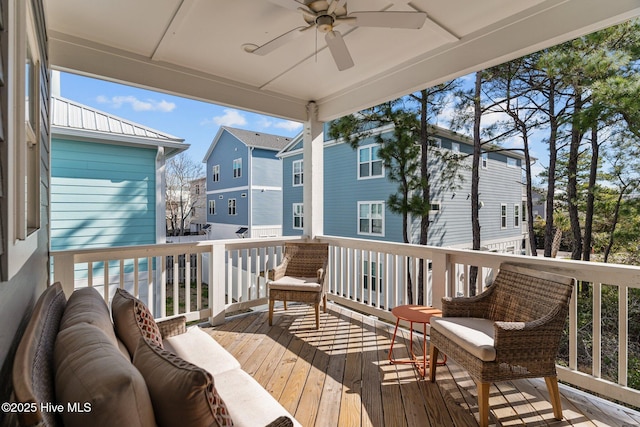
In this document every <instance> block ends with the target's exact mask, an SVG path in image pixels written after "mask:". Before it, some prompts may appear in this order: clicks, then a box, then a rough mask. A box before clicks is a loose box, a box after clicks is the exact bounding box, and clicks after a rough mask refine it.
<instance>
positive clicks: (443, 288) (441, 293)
mask: <svg viewBox="0 0 640 427" xmlns="http://www.w3.org/2000/svg"><path fill="white" fill-rule="evenodd" d="M449 266H450V263H449V256H448V255H447V254H446V253H444V252H436V253H434V254H433V259H432V268H433V270H432V272H433V276H432V279H431V280H432V283H431V292H432V296H431V303H432V304H433V306H434V307H437V308H442V298H443V297H445V296H447V279H448V278H449V279H450V278H451V275H450V274H449V271H448V270H449ZM453 267H454V266H451V268H453Z"/></svg>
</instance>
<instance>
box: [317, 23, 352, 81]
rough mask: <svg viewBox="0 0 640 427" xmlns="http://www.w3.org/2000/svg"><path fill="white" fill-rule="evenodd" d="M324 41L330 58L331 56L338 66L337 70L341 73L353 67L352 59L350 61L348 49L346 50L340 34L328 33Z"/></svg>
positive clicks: (335, 32)
mask: <svg viewBox="0 0 640 427" xmlns="http://www.w3.org/2000/svg"><path fill="white" fill-rule="evenodd" d="M324 39H325V41H326V42H327V46H329V50H330V51H331V56H333V60H334V61H335V63H336V65H337V66H338V70H340V71H343V70H346V69H347V68H351V67H353V59H351V54H350V53H349V49H347V45H346V43H345V42H344V39H343V38H342V34H340V33H339V32H337V31H329V32H328V33H327V34H326V35H325V36H324Z"/></svg>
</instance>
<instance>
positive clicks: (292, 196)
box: [282, 150, 326, 236]
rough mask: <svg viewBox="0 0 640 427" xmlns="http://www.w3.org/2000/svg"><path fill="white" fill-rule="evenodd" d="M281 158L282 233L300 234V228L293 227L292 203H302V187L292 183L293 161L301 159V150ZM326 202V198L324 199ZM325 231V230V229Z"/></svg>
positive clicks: (286, 234)
mask: <svg viewBox="0 0 640 427" xmlns="http://www.w3.org/2000/svg"><path fill="white" fill-rule="evenodd" d="M295 153H296V154H294V155H291V156H287V157H284V158H283V161H282V235H283V236H301V235H302V233H303V230H302V229H301V228H299V229H294V228H293V204H294V203H302V199H303V194H302V193H303V187H302V186H301V185H300V186H294V185H293V162H295V161H298V160H302V151H300V150H296V151H295ZM325 179H326V178H325ZM325 203H326V200H325ZM325 232H326V231H325Z"/></svg>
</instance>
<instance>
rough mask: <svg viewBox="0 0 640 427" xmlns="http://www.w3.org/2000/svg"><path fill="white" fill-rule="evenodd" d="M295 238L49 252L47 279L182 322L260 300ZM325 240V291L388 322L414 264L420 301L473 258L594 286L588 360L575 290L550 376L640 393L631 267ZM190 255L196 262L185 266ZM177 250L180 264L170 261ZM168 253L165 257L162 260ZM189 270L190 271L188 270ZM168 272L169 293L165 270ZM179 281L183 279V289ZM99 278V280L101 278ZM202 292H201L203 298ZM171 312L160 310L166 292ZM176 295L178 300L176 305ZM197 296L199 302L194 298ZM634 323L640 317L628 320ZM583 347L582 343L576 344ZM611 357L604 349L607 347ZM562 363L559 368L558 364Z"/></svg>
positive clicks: (465, 273) (464, 277)
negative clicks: (561, 350)
mask: <svg viewBox="0 0 640 427" xmlns="http://www.w3.org/2000/svg"><path fill="white" fill-rule="evenodd" d="M291 240H295V238H278V239H246V240H245V239H236V240H226V241H205V242H198V243H189V244H187V243H185V244H166V245H149V246H135V247H122V248H110V249H96V250H78V251H60V252H53V253H52V259H53V273H54V280H56V281H60V282H62V284H63V286H64V287H65V292H67V294H69V293H70V292H71V291H73V288H74V287H80V286H94V287H96V288H98V289H99V290H100V292H101V293H102V294H103V295H104V297H105V300H106V301H110V298H111V296H112V295H113V293H114V292H115V289H116V288H118V287H120V288H126V289H127V290H129V291H130V292H132V293H133V294H134V295H136V296H138V297H140V298H141V299H143V301H145V302H147V304H148V305H149V306H150V308H151V309H152V310H153V312H154V314H155V316H156V317H157V318H164V317H170V316H175V315H178V314H184V315H186V316H187V318H188V319H189V320H197V319H202V318H209V319H210V321H211V322H213V323H220V322H222V321H223V320H224V315H225V313H228V312H233V311H237V310H240V309H248V308H251V307H254V306H258V305H263V304H266V302H267V294H266V283H265V280H264V272H265V271H267V270H268V269H270V268H273V267H274V266H275V265H277V264H278V263H279V261H280V260H281V257H282V244H283V242H285V241H291ZM319 240H320V241H323V242H326V243H328V244H329V247H330V253H329V268H328V274H329V283H328V289H327V292H328V294H329V299H332V300H334V301H335V302H337V303H340V304H343V305H346V306H349V307H352V308H354V309H357V310H359V311H361V312H365V313H368V314H371V315H373V316H377V317H379V318H381V319H386V320H390V321H393V320H394V319H393V317H392V315H391V313H390V309H391V308H393V307H395V306H397V305H400V304H406V303H407V302H408V297H407V295H408V291H407V283H408V278H409V277H411V283H412V293H413V297H414V302H415V301H416V300H417V296H418V293H419V292H418V283H417V277H418V269H419V268H420V260H423V262H422V268H423V276H424V281H423V283H424V284H423V285H422V286H423V291H424V297H425V301H424V302H425V304H431V305H435V306H439V305H440V301H441V298H442V297H444V296H456V295H468V294H469V271H470V268H471V266H478V267H479V272H480V277H479V279H478V288H479V289H480V288H481V287H482V286H484V285H486V284H488V283H490V282H491V280H492V277H493V275H494V274H495V270H496V269H497V268H498V267H499V266H500V264H501V263H502V262H513V263H518V264H523V265H528V266H531V267H534V268H539V269H541V270H547V271H553V272H556V273H559V274H564V275H567V276H571V277H575V278H576V279H577V280H578V281H579V282H585V283H586V286H588V287H589V288H590V290H591V292H592V294H593V298H592V300H593V304H592V306H593V308H592V312H593V313H592V316H593V322H592V325H593V331H592V336H593V339H592V342H593V344H592V346H591V348H590V349H587V350H590V353H591V354H590V355H589V356H590V359H591V360H592V364H591V366H589V367H584V366H578V342H579V340H578V303H577V298H576V295H577V294H576V292H577V290H576V291H574V296H573V298H572V299H571V309H570V316H569V328H568V329H569V334H568V340H567V342H566V345H568V348H569V352H568V354H569V355H568V360H566V361H565V362H564V363H563V366H559V367H558V369H559V373H558V375H559V377H560V379H561V380H564V381H566V382H568V383H571V384H574V385H577V386H579V387H582V388H584V389H587V390H591V391H593V392H596V393H598V394H601V395H604V396H607V397H609V398H612V399H615V400H619V401H622V402H626V403H629V404H633V405H637V402H640V391H638V390H635V389H631V388H629V387H628V386H627V381H628V378H629V374H628V362H629V357H630V355H629V345H628V340H629V334H628V324H629V321H630V319H629V290H630V289H638V288H640V268H639V267H635V266H623V265H616V264H601V263H590V262H583V261H570V260H556V259H549V258H542V257H524V256H519V255H508V254H497V253H490V252H478V251H466V250H455V249H445V248H438V247H431V246H419V245H405V244H399V243H387V242H379V241H371V240H363V239H348V238H342V237H331V236H321V237H319ZM190 254H197V257H196V258H195V259H197V261H196V264H197V265H196V267H195V268H192V267H193V266H191V265H188V264H189V262H188V260H190V259H191V256H190ZM181 255H185V257H184V259H185V263H184V264H185V265H184V266H183V267H182V268H184V271H180V268H181V267H180V265H179V263H178V260H179V259H180V256H181ZM168 256H172V259H173V263H174V265H173V266H172V265H167V262H166V260H167V257H168ZM191 271H195V276H196V277H191V276H192V275H193V274H191ZM169 272H171V274H173V275H174V277H173V282H174V283H178V282H180V279H181V278H183V277H184V279H185V280H184V281H183V283H182V284H181V285H179V286H173V287H172V290H171V293H170V295H167V294H166V292H167V291H166V289H167V286H166V283H167V274H168V273H169ZM184 282H186V283H189V282H190V283H191V286H190V287H189V289H190V292H187V291H186V286H185V285H184ZM105 283H106V284H107V286H105ZM605 285H606V286H612V287H614V288H615V289H616V292H617V295H618V310H617V313H616V316H617V323H618V348H617V350H618V351H617V353H618V354H617V364H618V369H617V380H616V381H615V382H612V381H608V380H605V379H602V378H601V368H602V361H603V357H604V356H605V355H603V353H602V334H601V328H600V326H601V324H602V320H603V318H602V298H601V295H602V287H603V286H605ZM204 292H208V297H207V298H203V297H202V295H203V293H204ZM168 299H170V300H171V301H172V303H173V304H172V310H170V311H169V312H167V300H168ZM176 301H180V302H181V303H176ZM203 301H204V302H203ZM632 321H635V322H637V321H640V319H632ZM582 351H584V349H582ZM606 356H607V357H610V356H611V355H606ZM564 365H566V366H564Z"/></svg>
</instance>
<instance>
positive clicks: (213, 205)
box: [209, 200, 216, 215]
mask: <svg viewBox="0 0 640 427" xmlns="http://www.w3.org/2000/svg"><path fill="white" fill-rule="evenodd" d="M215 214H216V201H215V200H209V215H215Z"/></svg>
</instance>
